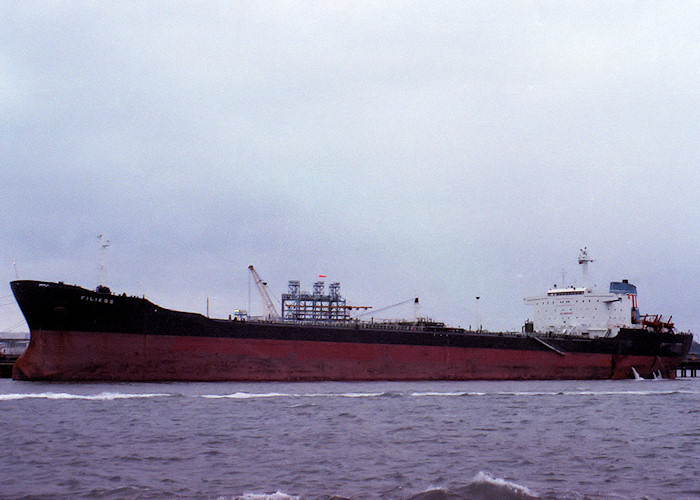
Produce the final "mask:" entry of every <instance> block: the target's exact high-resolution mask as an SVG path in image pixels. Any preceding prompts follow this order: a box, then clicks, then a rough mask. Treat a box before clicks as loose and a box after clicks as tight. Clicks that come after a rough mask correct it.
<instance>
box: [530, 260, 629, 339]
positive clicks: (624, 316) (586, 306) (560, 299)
mask: <svg viewBox="0 0 700 500" xmlns="http://www.w3.org/2000/svg"><path fill="white" fill-rule="evenodd" d="M578 261H579V264H581V266H582V268H583V273H584V286H581V287H569V288H557V287H556V285H555V288H552V289H551V290H549V291H548V292H547V294H546V295H541V296H538V297H528V298H526V299H525V303H526V304H528V305H531V306H533V308H534V313H533V317H532V318H533V319H532V324H531V327H530V328H532V330H534V331H535V332H541V333H550V332H551V333H560V334H568V335H582V336H586V337H605V336H612V335H615V334H617V331H618V330H619V329H620V328H622V327H625V328H638V327H640V326H641V325H640V324H639V321H640V318H639V309H638V307H637V287H635V286H634V285H632V284H630V283H629V282H628V281H627V280H622V281H613V282H611V283H610V288H609V290H608V292H607V293H604V292H596V291H594V290H592V289H591V288H589V287H588V284H587V282H586V280H587V267H588V263H589V262H593V261H592V260H591V259H589V258H588V253H587V250H586V249H585V248H584V249H583V250H581V254H580V255H579V259H578Z"/></svg>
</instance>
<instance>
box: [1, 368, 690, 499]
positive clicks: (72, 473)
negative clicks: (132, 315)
mask: <svg viewBox="0 0 700 500" xmlns="http://www.w3.org/2000/svg"><path fill="white" fill-rule="evenodd" d="M0 428H1V429H2V436H3V440H2V454H1V456H0V498H32V497H41V498H44V497H46V498H107V499H112V498H126V499H129V498H211V499H234V498H249V499H291V498H300V499H329V498H331V497H333V496H336V497H343V498H352V499H385V498H386V499H436V500H437V499H447V498H449V499H460V498H465V499H484V498H517V499H529V498H557V499H602V498H606V499H607V498H664V499H666V498H669V499H670V498H674V499H676V498H700V379H697V378H696V379H692V378H688V379H679V380H632V379H631V380H622V381H550V382H545V381H540V382H403V383H396V382H394V383H389V382H373V383H339V382H336V383H333V382H324V383H287V384H283V383H232V382H231V383H39V382H18V381H12V380H7V379H3V380H0Z"/></svg>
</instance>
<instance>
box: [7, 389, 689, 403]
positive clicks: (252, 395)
mask: <svg viewBox="0 0 700 500" xmlns="http://www.w3.org/2000/svg"><path fill="white" fill-rule="evenodd" d="M673 394H696V391H692V390H684V389H674V390H665V391H659V390H600V391H596V390H575V391H495V392H483V391H445V392H440V391H426V392H415V391H413V392H406V393H402V392H396V391H382V392H338V393H284V392H242V391H239V392H234V393H230V394H201V395H193V397H200V398H204V399H240V400H247V399H266V398H290V399H299V398H381V397H405V396H409V397H416V398H451V397H456V398H459V397H483V396H516V397H540V396H668V395H673ZM172 396H177V394H169V393H161V392H158V393H120V392H101V393H99V394H72V393H66V392H41V393H8V394H0V401H16V400H22V399H55V400H60V399H78V400H88V401H113V400H116V399H136V398H153V397H172Z"/></svg>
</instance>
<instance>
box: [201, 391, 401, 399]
mask: <svg viewBox="0 0 700 500" xmlns="http://www.w3.org/2000/svg"><path fill="white" fill-rule="evenodd" d="M389 394H390V393H387V392H343V393H310V394H295V393H282V392H260V393H255V392H234V393H233V394H203V395H202V396H201V397H203V398H207V399H255V398H376V397H380V396H386V395H389Z"/></svg>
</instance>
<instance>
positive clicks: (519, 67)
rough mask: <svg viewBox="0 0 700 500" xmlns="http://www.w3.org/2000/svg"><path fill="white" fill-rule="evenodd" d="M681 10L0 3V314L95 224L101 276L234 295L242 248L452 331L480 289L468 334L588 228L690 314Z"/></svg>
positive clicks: (184, 293) (648, 306)
mask: <svg viewBox="0 0 700 500" xmlns="http://www.w3.org/2000/svg"><path fill="white" fill-rule="evenodd" d="M698 26H700V4H698V3H697V2H694V1H692V2H646V1H639V2H637V1H620V2H607V1H606V2H583V3H581V2H562V1H559V0H557V1H551V2H547V1H543V2H515V1H513V2H494V1H492V0H489V1H484V2H478V1H477V2H416V3H414V2H386V3H383V2H379V3H378V2H366V3H362V2H326V3H317V2H220V3H215V2H206V3H195V2H173V1H167V2H131V3H130V2H87V3H81V2H71V1H68V2H12V1H9V0H6V1H2V2H0V113H1V114H2V119H1V120H0V152H1V158H2V169H1V170H0V172H1V174H0V209H1V212H0V213H1V215H2V217H0V241H1V242H2V247H1V250H0V278H2V280H1V281H2V283H4V284H2V285H1V288H0V296H1V298H0V303H1V304H2V307H1V308H0V329H2V330H6V329H8V328H14V330H15V331H26V329H27V328H26V325H24V324H19V326H17V325H18V323H21V316H20V315H19V311H18V309H17V307H16V305H15V304H14V301H13V299H12V297H11V292H10V288H9V284H8V283H9V281H11V280H13V279H15V277H16V276H17V275H18V276H19V277H20V278H22V279H40V280H56V281H58V280H61V281H65V282H68V283H75V284H79V285H82V286H86V287H89V288H93V287H94V286H95V285H97V283H98V280H99V272H98V262H99V253H98V249H99V246H98V243H97V236H98V235H99V234H104V235H105V237H106V238H107V239H109V240H110V241H111V246H110V247H109V249H108V250H107V256H106V263H107V284H108V285H109V286H110V287H111V288H112V289H113V290H114V291H117V292H119V293H121V292H126V293H129V294H138V295H142V294H145V295H146V297H148V298H150V299H151V300H153V301H154V302H156V303H158V304H160V305H162V306H164V307H169V308H174V309H185V310H193V311H197V312H202V313H203V312H205V310H206V300H207V297H209V301H210V312H211V315H213V316H222V317H223V316H226V315H228V314H229V313H230V312H231V311H232V310H233V309H234V308H247V307H248V303H249V298H248V297H249V293H248V289H249V278H248V269H247V267H248V265H250V264H253V265H255V266H256V269H258V271H259V273H260V274H261V275H262V277H263V278H264V279H265V280H267V281H268V282H269V283H270V288H271V290H272V292H273V293H274V295H275V296H276V297H277V296H278V295H279V294H280V293H282V292H283V291H286V288H287V281H288V280H290V279H299V280H301V282H302V288H303V289H305V290H310V289H311V287H312V285H313V282H314V281H315V280H316V279H318V275H319V274H324V275H327V276H328V278H327V280H326V281H327V283H329V282H331V281H340V282H341V284H342V285H341V293H342V294H343V295H345V296H346V297H347V298H348V300H349V301H350V302H351V303H353V304H356V305H373V306H374V307H375V308H381V307H384V306H387V305H390V304H394V303H397V302H400V301H403V300H406V299H409V298H411V297H413V296H415V295H417V296H419V297H420V301H421V307H422V310H421V314H423V315H428V316H432V317H433V318H435V319H439V320H443V321H445V322H447V323H449V324H451V325H455V326H457V325H459V326H463V327H467V326H469V325H470V324H471V325H475V324H476V299H475V297H476V296H480V297H481V299H480V301H479V306H478V307H479V316H480V320H481V322H482V323H483V325H484V327H485V328H489V329H492V330H501V329H516V330H519V329H520V327H521V325H522V324H523V322H524V320H525V319H526V318H527V316H528V314H529V312H530V311H529V310H528V308H527V307H526V306H525V305H524V304H523V301H522V298H523V297H526V296H531V295H536V294H539V293H542V292H544V291H546V290H547V289H548V288H549V287H551V286H552V285H553V284H555V283H557V284H560V285H561V284H562V276H564V278H563V279H564V283H563V284H565V285H570V284H577V283H579V277H580V270H579V269H578V265H577V263H576V257H577V255H578V251H579V249H580V248H581V247H583V246H587V247H588V249H589V252H590V254H591V256H592V257H593V258H594V259H596V261H595V262H594V263H593V264H592V265H591V268H590V271H591V276H592V280H591V281H592V284H596V285H598V286H599V287H601V288H603V289H605V288H606V287H607V284H608V282H609V281H611V280H620V279H623V278H628V279H630V281H631V282H632V283H634V284H636V285H637V286H638V289H639V304H640V308H641V309H642V312H643V313H661V314H663V315H664V316H666V317H667V316H668V315H670V314H672V315H673V320H674V321H675V322H676V324H677V325H678V326H679V327H680V329H682V330H692V331H694V332H695V333H696V334H698V333H700V311H699V310H698V307H697V304H698V298H699V297H700V293H699V292H700V250H699V249H700V209H699V204H698V195H700V169H699V168H698V167H700V147H699V143H700V141H699V139H700V31H699V30H698ZM15 262H16V270H15V265H14V264H13V263H15ZM562 273H564V274H562ZM251 309H252V312H253V313H260V312H261V302H260V300H259V296H258V294H257V293H256V292H255V291H253V293H252V299H251ZM399 309H401V308H399ZM395 314H398V315H403V316H410V315H411V314H412V310H411V309H410V308H409V309H406V310H404V311H396V312H395Z"/></svg>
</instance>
